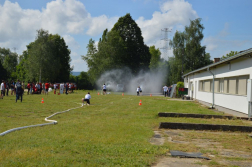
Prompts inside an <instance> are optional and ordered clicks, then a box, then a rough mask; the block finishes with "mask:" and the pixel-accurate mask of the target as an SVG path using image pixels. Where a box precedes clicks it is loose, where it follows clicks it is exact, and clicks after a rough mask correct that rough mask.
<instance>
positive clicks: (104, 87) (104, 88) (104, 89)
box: [102, 83, 107, 95]
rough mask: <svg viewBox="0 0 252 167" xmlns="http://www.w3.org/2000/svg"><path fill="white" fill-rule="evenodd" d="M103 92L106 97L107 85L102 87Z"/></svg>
mask: <svg viewBox="0 0 252 167" xmlns="http://www.w3.org/2000/svg"><path fill="white" fill-rule="evenodd" d="M102 90H103V95H105V94H106V91H107V89H106V85H105V83H104V84H103V85H102Z"/></svg>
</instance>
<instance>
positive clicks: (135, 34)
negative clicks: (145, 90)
mask: <svg viewBox="0 0 252 167" xmlns="http://www.w3.org/2000/svg"><path fill="white" fill-rule="evenodd" d="M111 31H116V32H118V33H119V35H120V37H121V38H122V40H121V41H120V42H123V46H124V48H123V52H122V53H121V55H120V57H119V58H120V59H121V61H122V63H123V65H125V66H127V67H129V68H130V69H131V70H132V72H133V73H135V74H136V73H137V72H138V71H139V70H140V69H148V66H149V64H150V59H151V55H150V52H149V47H148V46H147V45H145V44H144V41H143V37H142V32H141V29H140V28H139V27H138V25H137V24H136V22H135V21H134V20H133V19H132V17H131V16H130V14H126V15H125V16H124V17H120V18H119V20H118V21H117V23H116V24H115V25H114V27H113V28H112V30H111Z"/></svg>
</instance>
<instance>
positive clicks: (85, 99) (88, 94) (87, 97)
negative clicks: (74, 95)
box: [82, 92, 91, 106]
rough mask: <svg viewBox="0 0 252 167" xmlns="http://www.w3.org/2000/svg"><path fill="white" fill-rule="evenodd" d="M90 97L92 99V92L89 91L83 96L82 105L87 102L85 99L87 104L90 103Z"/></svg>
mask: <svg viewBox="0 0 252 167" xmlns="http://www.w3.org/2000/svg"><path fill="white" fill-rule="evenodd" d="M90 99H91V95H90V93H89V92H88V93H87V94H86V95H85V98H82V106H83V105H85V104H84V101H86V102H87V105H90Z"/></svg>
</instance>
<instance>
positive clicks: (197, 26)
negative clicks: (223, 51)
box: [185, 18, 212, 72]
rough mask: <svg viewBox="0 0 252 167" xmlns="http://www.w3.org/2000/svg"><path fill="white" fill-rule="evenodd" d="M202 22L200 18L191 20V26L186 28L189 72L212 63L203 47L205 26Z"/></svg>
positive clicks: (187, 67) (187, 68) (186, 63)
mask: <svg viewBox="0 0 252 167" xmlns="http://www.w3.org/2000/svg"><path fill="white" fill-rule="evenodd" d="M200 21H201V19H200V18H198V19H195V20H191V21H190V25H189V26H186V27H185V37H186V49H185V54H186V57H185V58H186V59H185V66H186V67H185V68H186V70H187V71H188V72H189V71H193V70H195V69H198V68H201V67H204V66H206V65H208V64H211V63H212V61H211V60H210V56H209V54H208V55H207V54H206V52H205V50H206V47H205V46H201V41H202V39H203V37H204V35H203V30H204V26H203V25H202V24H201V23H200Z"/></svg>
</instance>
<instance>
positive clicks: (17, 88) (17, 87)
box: [0, 80, 24, 102]
mask: <svg viewBox="0 0 252 167" xmlns="http://www.w3.org/2000/svg"><path fill="white" fill-rule="evenodd" d="M0 89H1V96H0V98H1V99H3V97H4V96H5V95H6V96H8V95H9V89H11V95H16V102H17V100H19V99H20V100H21V102H22V100H23V93H24V82H23V83H21V82H20V81H19V80H17V82H16V83H15V82H14V81H13V80H12V81H11V82H8V81H6V82H5V81H4V80H2V83H1V86H0Z"/></svg>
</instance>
